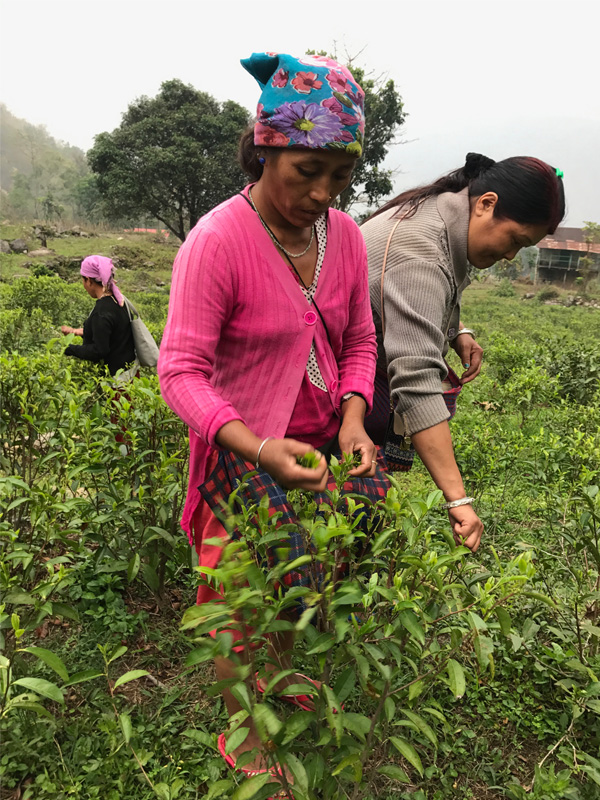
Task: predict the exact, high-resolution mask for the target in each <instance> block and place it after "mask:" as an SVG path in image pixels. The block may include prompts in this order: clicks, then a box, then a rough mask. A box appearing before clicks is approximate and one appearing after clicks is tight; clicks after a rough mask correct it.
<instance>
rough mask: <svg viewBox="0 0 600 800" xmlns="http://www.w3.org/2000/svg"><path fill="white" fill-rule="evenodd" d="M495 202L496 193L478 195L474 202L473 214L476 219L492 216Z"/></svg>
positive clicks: (496, 200) (496, 198) (496, 199)
mask: <svg viewBox="0 0 600 800" xmlns="http://www.w3.org/2000/svg"><path fill="white" fill-rule="evenodd" d="M497 202H498V195H497V194H496V192H485V194H480V195H479V197H478V198H477V199H476V200H475V205H474V206H473V214H474V215H475V216H477V217H485V216H487V215H489V214H493V213H494V209H495V208H496V204H497Z"/></svg>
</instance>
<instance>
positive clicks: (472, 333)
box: [454, 328, 475, 339]
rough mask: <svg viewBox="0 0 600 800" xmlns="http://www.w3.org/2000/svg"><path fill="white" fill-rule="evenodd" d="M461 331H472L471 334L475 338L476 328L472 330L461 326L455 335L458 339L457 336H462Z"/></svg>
mask: <svg viewBox="0 0 600 800" xmlns="http://www.w3.org/2000/svg"><path fill="white" fill-rule="evenodd" d="M461 333H470V334H471V336H472V337H473V338H474V339H475V331H474V330H472V329H471V328H461V329H460V330H459V331H458V332H457V334H456V336H455V337H454V338H455V339H456V337H457V336H460V335H461Z"/></svg>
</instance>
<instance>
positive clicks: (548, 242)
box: [538, 228, 600, 253]
mask: <svg viewBox="0 0 600 800" xmlns="http://www.w3.org/2000/svg"><path fill="white" fill-rule="evenodd" d="M538 247H539V248H540V250H542V249H543V250H577V251H579V252H580V253H586V252H587V251H588V244H587V242H585V241H584V239H583V229H582V228H557V229H556V230H555V231H554V233H553V234H552V236H546V237H544V238H543V239H542V240H541V242H539V244H538ZM589 251H590V253H600V243H598V244H592V245H589Z"/></svg>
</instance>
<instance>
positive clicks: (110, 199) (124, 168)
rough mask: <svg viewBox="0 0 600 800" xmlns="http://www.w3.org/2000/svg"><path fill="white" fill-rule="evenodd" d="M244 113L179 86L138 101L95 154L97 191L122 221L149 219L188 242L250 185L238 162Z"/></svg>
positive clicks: (171, 84) (170, 84) (91, 158)
mask: <svg viewBox="0 0 600 800" xmlns="http://www.w3.org/2000/svg"><path fill="white" fill-rule="evenodd" d="M249 122H250V117H249V114H248V112H247V111H246V109H245V108H243V107H242V106H240V105H238V104H237V103H234V102H233V101H226V102H225V103H222V104H220V103H218V102H217V101H216V100H215V99H214V98H213V97H211V96H210V95H209V94H207V93H205V92H200V91H198V90H197V89H194V87H193V86H190V85H186V84H184V83H182V81H179V80H171V81H166V82H165V83H163V84H162V86H161V89H160V92H159V93H158V95H157V96H156V97H155V98H148V97H141V98H139V99H138V100H136V101H134V102H133V103H132V104H131V105H130V106H129V108H128V109H127V111H126V112H125V114H124V115H123V121H122V122H121V125H120V126H119V127H118V128H117V129H116V130H114V131H113V132H112V133H101V134H99V135H98V136H96V138H95V143H94V147H93V148H92V149H91V150H90V151H89V152H88V162H89V165H90V167H91V169H92V170H93V171H94V172H95V173H96V174H97V176H98V189H99V191H100V193H101V194H102V196H103V198H104V203H105V207H106V209H107V211H108V212H109V214H110V215H111V216H113V217H116V218H132V217H136V216H139V215H141V214H143V215H145V216H147V215H150V216H152V217H155V218H156V219H158V220H160V221H161V222H163V223H164V224H165V225H166V226H167V228H169V230H170V231H172V232H173V233H174V234H175V235H176V236H178V237H179V238H180V239H181V240H182V241H183V239H184V238H185V236H186V234H187V232H188V231H189V230H190V228H192V227H193V226H194V225H195V224H196V222H197V221H198V219H199V218H200V217H201V216H202V215H203V214H205V213H206V212H207V211H209V210H210V209H211V208H213V207H214V206H216V205H218V204H219V203H221V202H222V201H223V200H225V199H226V198H227V197H230V196H231V195H232V194H234V193H235V192H237V191H239V189H240V188H241V187H242V186H243V185H244V183H245V180H244V175H243V173H242V171H241V169H240V167H239V166H238V164H237V159H236V153H237V146H238V142H239V138H240V135H241V133H242V131H243V129H244V128H245V127H246V126H247V125H248V124H249Z"/></svg>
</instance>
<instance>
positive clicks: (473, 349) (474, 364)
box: [452, 333, 483, 386]
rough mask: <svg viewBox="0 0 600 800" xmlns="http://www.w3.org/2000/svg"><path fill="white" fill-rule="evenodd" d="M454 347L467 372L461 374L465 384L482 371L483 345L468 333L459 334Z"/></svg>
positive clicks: (461, 379) (453, 344)
mask: <svg viewBox="0 0 600 800" xmlns="http://www.w3.org/2000/svg"><path fill="white" fill-rule="evenodd" d="M452 347H453V348H454V350H456V353H457V354H458V357H459V358H460V363H461V364H462V365H463V367H464V368H465V372H463V374H462V375H461V376H460V382H461V384H462V385H463V386H464V385H465V383H469V381H472V380H473V379H474V378H476V377H477V376H478V375H479V373H480V371H481V360H482V358H483V347H482V346H481V345H480V344H478V343H477V342H476V341H475V339H474V338H473V337H472V336H471V335H470V334H468V333H463V334H462V335H461V336H457V337H456V339H455V340H454V342H453V343H452Z"/></svg>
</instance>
